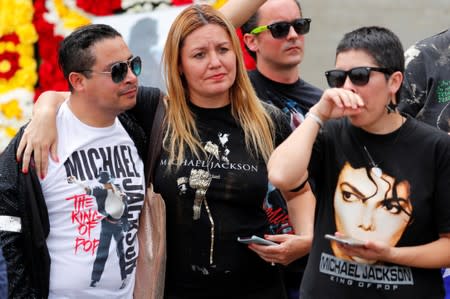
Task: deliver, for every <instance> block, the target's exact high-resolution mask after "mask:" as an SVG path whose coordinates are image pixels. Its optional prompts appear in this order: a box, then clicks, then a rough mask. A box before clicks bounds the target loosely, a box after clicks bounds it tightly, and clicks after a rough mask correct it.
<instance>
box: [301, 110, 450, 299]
mask: <svg viewBox="0 0 450 299" xmlns="http://www.w3.org/2000/svg"><path fill="white" fill-rule="evenodd" d="M309 172H310V178H311V179H312V180H314V183H315V184H314V185H315V187H316V188H315V189H314V193H315V195H316V199H317V206H316V224H315V227H314V240H313V245H312V249H311V251H310V255H309V260H308V265H307V267H306V270H305V273H304V280H303V282H302V287H301V298H302V299H308V298H331V297H332V298H336V299H338V298H387V297H395V298H405V299H406V298H408V299H409V298H442V297H443V296H444V292H443V285H442V277H441V272H440V269H419V268H414V267H406V266H400V265H395V264H388V263H379V262H376V261H364V260H360V259H358V258H350V257H346V256H343V255H342V253H340V252H339V250H338V249H337V248H335V247H332V243H331V242H330V241H329V240H326V239H325V238H324V235H325V234H327V233H331V234H333V233H334V232H335V231H340V232H342V233H344V234H347V235H350V236H352V237H354V238H358V239H363V240H376V241H384V242H386V243H389V244H391V246H398V247H402V246H416V245H420V244H426V243H429V242H432V241H434V240H437V239H438V237H439V236H438V234H439V233H448V232H449V231H450V213H449V211H450V201H449V200H448V194H449V192H450V190H449V184H448V182H449V177H450V138H449V137H448V136H447V135H446V134H445V133H443V132H441V131H439V130H437V129H434V128H432V127H430V126H428V125H426V124H423V123H421V122H418V121H417V120H415V119H413V118H410V117H409V118H407V120H406V122H405V123H404V124H403V126H402V127H401V128H400V129H398V130H396V131H395V132H392V133H390V134H386V135H375V134H370V133H367V132H366V131H364V130H362V129H359V128H356V127H354V126H352V125H351V124H350V122H349V121H348V119H340V120H332V121H328V122H327V123H326V124H325V126H324V129H323V130H322V131H321V133H320V134H319V136H318V137H317V140H316V143H315V144H314V148H313V154H312V157H311V161H310V165H309ZM430 254H432V253H430Z"/></svg>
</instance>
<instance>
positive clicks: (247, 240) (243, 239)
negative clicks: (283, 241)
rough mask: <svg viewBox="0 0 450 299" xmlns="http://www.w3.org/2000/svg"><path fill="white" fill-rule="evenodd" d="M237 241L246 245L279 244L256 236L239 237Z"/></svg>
mask: <svg viewBox="0 0 450 299" xmlns="http://www.w3.org/2000/svg"><path fill="white" fill-rule="evenodd" d="M237 240H238V241H239V242H241V243H244V244H259V245H278V243H275V242H273V241H270V240H266V239H263V238H261V237H258V236H255V235H253V236H251V237H238V238H237Z"/></svg>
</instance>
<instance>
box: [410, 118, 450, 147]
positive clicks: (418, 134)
mask: <svg viewBox="0 0 450 299" xmlns="http://www.w3.org/2000/svg"><path fill="white" fill-rule="evenodd" d="M406 125H407V126H408V132H409V135H410V137H412V138H418V140H422V142H423V141H424V140H426V139H428V138H432V139H435V140H442V142H444V143H448V144H450V135H448V133H447V132H444V131H442V130H440V129H438V128H436V127H434V126H432V125H430V124H427V123H425V122H423V121H420V120H417V119H415V118H414V117H411V116H409V115H407V122H406Z"/></svg>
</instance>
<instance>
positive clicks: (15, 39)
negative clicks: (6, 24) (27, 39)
mask: <svg viewBox="0 0 450 299" xmlns="http://www.w3.org/2000/svg"><path fill="white" fill-rule="evenodd" d="M0 42H12V43H13V44H15V45H17V44H18V43H19V42H20V41H19V37H18V36H17V34H15V33H11V34H7V35H3V36H2V37H0Z"/></svg>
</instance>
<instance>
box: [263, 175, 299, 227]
mask: <svg viewBox="0 0 450 299" xmlns="http://www.w3.org/2000/svg"><path fill="white" fill-rule="evenodd" d="M263 208H264V210H265V211H266V214H267V218H268V220H269V232H268V233H270V234H273V235H277V234H294V228H293V226H292V224H291V222H290V221H289V216H288V210H287V205H286V201H285V200H284V198H283V195H282V194H281V192H280V191H279V190H278V189H276V188H275V187H274V186H273V185H272V184H271V183H270V182H269V188H268V190H267V194H266V197H265V198H264V204H263Z"/></svg>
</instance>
